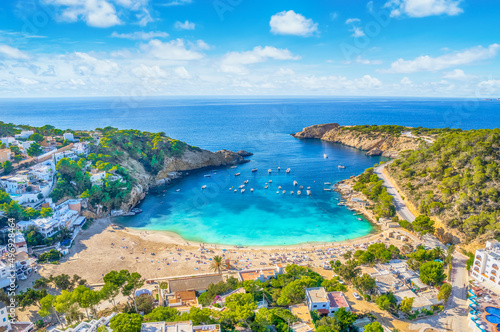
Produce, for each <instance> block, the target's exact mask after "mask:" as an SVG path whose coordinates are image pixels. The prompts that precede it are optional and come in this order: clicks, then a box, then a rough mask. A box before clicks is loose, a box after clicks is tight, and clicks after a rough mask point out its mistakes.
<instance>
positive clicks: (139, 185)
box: [121, 149, 248, 213]
mask: <svg viewBox="0 0 500 332" xmlns="http://www.w3.org/2000/svg"><path fill="white" fill-rule="evenodd" d="M247 161H248V160H246V159H244V158H243V157H242V156H241V155H240V154H239V153H236V152H233V151H228V150H220V151H217V152H211V151H208V150H202V149H197V150H193V149H186V150H185V151H184V152H183V154H182V155H181V156H180V157H165V159H164V166H163V168H162V169H161V170H160V171H159V172H158V174H157V175H156V176H154V175H151V174H149V173H148V172H147V171H146V170H145V169H144V167H143V166H142V164H141V163H139V162H137V161H136V160H134V159H131V158H126V159H125V161H124V162H123V165H122V166H123V167H125V168H127V169H128V170H129V172H130V175H131V176H132V177H133V178H134V179H135V180H136V183H135V185H134V187H133V188H132V191H131V192H130V195H129V196H130V197H129V199H128V200H127V201H126V202H123V203H122V205H121V210H123V211H124V212H125V213H126V212H128V211H130V209H131V208H133V207H134V206H135V205H137V204H138V203H139V202H140V201H142V200H143V199H144V198H145V197H146V194H147V192H148V191H149V189H150V188H151V187H154V186H156V185H158V184H164V183H169V182H170V181H171V180H173V179H175V178H178V177H179V176H180V173H179V172H183V171H191V170H195V169H200V168H205V167H217V166H226V165H237V164H242V163H245V162H247Z"/></svg>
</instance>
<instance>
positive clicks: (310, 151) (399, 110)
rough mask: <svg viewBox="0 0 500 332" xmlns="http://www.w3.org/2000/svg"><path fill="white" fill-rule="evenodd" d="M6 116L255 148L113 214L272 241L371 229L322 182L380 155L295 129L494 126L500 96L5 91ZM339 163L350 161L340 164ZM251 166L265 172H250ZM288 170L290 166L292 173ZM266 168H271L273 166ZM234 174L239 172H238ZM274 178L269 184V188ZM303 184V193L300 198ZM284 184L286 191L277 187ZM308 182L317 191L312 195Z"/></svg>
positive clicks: (243, 241)
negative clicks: (43, 94)
mask: <svg viewBox="0 0 500 332" xmlns="http://www.w3.org/2000/svg"><path fill="white" fill-rule="evenodd" d="M0 120H1V121H4V122H12V123H16V124H29V125H34V126H42V125H45V124H51V125H54V126H56V127H57V128H61V129H66V128H71V129H94V128H99V127H100V128H102V127H106V126H113V127H117V128H121V129H129V128H132V129H140V130H146V131H152V132H157V131H163V132H165V133H166V134H167V135H168V136H170V137H172V138H176V139H179V140H182V141H185V142H187V143H189V144H191V145H195V146H198V147H201V148H204V149H208V150H212V151H215V150H220V149H229V150H233V151H238V150H247V151H250V152H252V153H254V155H253V156H251V157H249V159H250V160H251V161H250V162H249V163H247V164H244V165H240V166H238V168H237V169H230V168H217V169H207V170H202V171H195V172H191V173H190V175H189V176H187V177H185V178H183V179H181V180H179V181H177V182H175V183H174V184H173V185H170V186H167V187H165V188H161V190H159V192H157V193H152V194H150V195H148V197H147V198H146V199H145V200H144V201H143V202H142V204H141V206H140V207H141V208H142V209H143V210H144V212H143V213H141V214H139V215H137V216H133V217H123V218H119V219H117V220H116V222H118V223H120V224H123V225H125V226H128V227H135V228H139V229H144V230H163V231H170V232H175V233H177V234H179V235H181V236H182V237H183V238H184V239H186V240H188V241H200V242H207V243H218V244H227V245H260V246H266V245H269V246H271V245H290V244H299V243H305V242H331V241H341V240H345V239H352V238H357V237H360V236H364V235H367V234H369V233H370V232H372V231H373V227H372V226H371V225H370V223H368V222H367V221H366V220H364V219H363V218H362V217H360V216H357V215H354V214H353V212H352V211H349V210H347V209H346V208H345V207H342V206H337V203H338V198H339V195H338V194H337V193H336V192H327V191H323V188H326V187H330V186H329V185H325V182H329V183H331V184H334V183H335V182H338V181H340V180H342V179H346V178H348V177H350V176H352V175H358V174H360V173H361V172H363V170H364V169H366V168H368V167H371V166H373V165H374V164H375V163H378V162H379V161H380V160H382V158H380V157H368V156H365V155H364V153H363V152H362V151H358V150H356V149H353V148H348V147H344V146H341V145H339V144H333V143H326V142H321V141H317V140H297V139H295V138H293V137H292V136H290V133H294V132H297V131H300V130H301V129H302V128H303V127H306V126H310V125H314V124H321V123H328V122H337V123H339V124H341V125H355V124H398V125H406V126H413V127H416V126H423V127H430V128H443V127H451V128H462V129H480V128H495V127H499V125H500V101H496V100H491V101H483V100H472V99H417V98H411V99H410V98H373V97H370V98H312V97H311V98H222V97H220V98H201V97H197V98H194V97H193V98H188V97H186V98H182V99H181V98H142V97H141V98H131V97H116V98H92V99H90V98H89V99H78V98H71V99H70V98H61V99H24V100H21V99H3V100H2V99H0ZM325 153H326V154H328V158H326V159H325V158H324V157H323V154H325ZM339 164H341V165H345V166H346V168H345V169H339V168H338V165H339ZM278 166H280V167H281V172H278V170H277V168H278ZM253 168H258V171H257V172H251V169H253ZM286 168H291V172H290V173H289V174H286V173H285V171H284V170H285V169H286ZM268 169H272V173H271V174H268V171H267V170H268ZM236 172H240V173H241V175H240V176H239V177H236V176H234V174H235V173H236ZM206 174H211V177H205V176H204V175H206ZM244 180H248V184H247V185H246V187H245V188H246V192H245V193H243V194H242V193H240V191H239V190H238V192H236V193H235V192H234V189H235V188H238V186H240V185H242V184H243V181H244ZM269 180H272V183H271V184H270V185H269V188H268V189H264V185H265V183H267V182H268V181H269ZM294 180H295V181H297V182H298V185H297V186H294V185H293V181H294ZM203 185H206V186H207V188H206V189H205V190H202V189H201V187H202V186H203ZM300 185H303V186H304V189H303V190H302V192H303V193H302V195H301V196H297V194H296V192H297V190H298V186H300ZM278 186H282V190H286V194H282V193H281V191H280V193H279V194H277V193H276V192H277V190H278V189H277V188H278ZM308 186H310V187H311V191H312V195H311V196H310V197H307V196H306V195H305V191H306V187H308ZM250 188H253V189H254V192H250ZM177 189H180V191H176V190H177ZM163 190H165V192H163ZM291 190H293V191H295V194H294V195H291V194H290V191H291ZM358 218H360V219H361V220H359V219H358Z"/></svg>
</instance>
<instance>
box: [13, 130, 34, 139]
mask: <svg viewBox="0 0 500 332" xmlns="http://www.w3.org/2000/svg"><path fill="white" fill-rule="evenodd" d="M34 133H35V132H34V131H33V130H23V131H21V133H20V134H16V138H29V137H30V136H31V135H33V134H34Z"/></svg>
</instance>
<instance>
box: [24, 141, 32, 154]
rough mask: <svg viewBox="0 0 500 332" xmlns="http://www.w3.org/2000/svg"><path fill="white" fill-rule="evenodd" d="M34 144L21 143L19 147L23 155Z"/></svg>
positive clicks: (30, 142)
mask: <svg viewBox="0 0 500 332" xmlns="http://www.w3.org/2000/svg"><path fill="white" fill-rule="evenodd" d="M33 143H35V141H26V142H21V147H22V148H23V151H24V153H27V151H28V149H29V148H30V146H31V144H33Z"/></svg>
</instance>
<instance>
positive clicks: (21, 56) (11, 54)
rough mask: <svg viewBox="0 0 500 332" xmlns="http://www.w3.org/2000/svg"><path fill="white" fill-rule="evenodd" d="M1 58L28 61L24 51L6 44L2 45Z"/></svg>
mask: <svg viewBox="0 0 500 332" xmlns="http://www.w3.org/2000/svg"><path fill="white" fill-rule="evenodd" d="M0 57H4V58H8V59H18V60H26V59H28V55H27V54H26V53H24V52H23V51H21V50H19V49H17V48H15V47H12V46H9V45H5V44H0Z"/></svg>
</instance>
